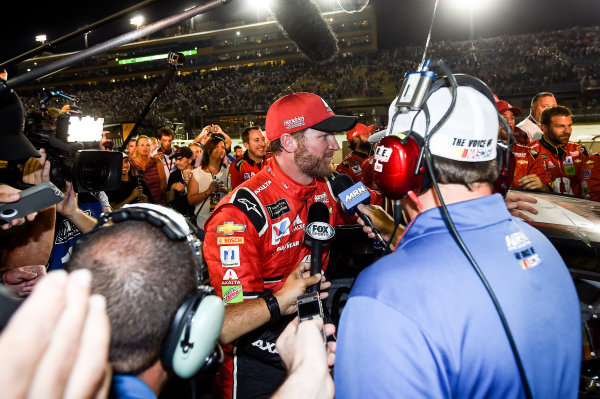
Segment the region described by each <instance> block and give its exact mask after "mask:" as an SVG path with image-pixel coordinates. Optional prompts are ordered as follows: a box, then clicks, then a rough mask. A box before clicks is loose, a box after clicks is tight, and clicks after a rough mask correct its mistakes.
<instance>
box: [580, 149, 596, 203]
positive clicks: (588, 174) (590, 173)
mask: <svg viewBox="0 0 600 399" xmlns="http://www.w3.org/2000/svg"><path fill="white" fill-rule="evenodd" d="M581 196H582V198H584V199H588V200H590V201H600V153H596V154H593V155H590V156H589V157H588V158H587V161H586V162H585V167H584V168H583V179H582V181H581Z"/></svg>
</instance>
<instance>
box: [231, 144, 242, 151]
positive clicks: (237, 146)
mask: <svg viewBox="0 0 600 399" xmlns="http://www.w3.org/2000/svg"><path fill="white" fill-rule="evenodd" d="M238 148H239V149H240V150H241V149H242V147H241V146H239V145H236V146H235V147H233V150H234V151H235V150H237V149H238Z"/></svg>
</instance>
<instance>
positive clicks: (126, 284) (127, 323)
mask: <svg viewBox="0 0 600 399" xmlns="http://www.w3.org/2000/svg"><path fill="white" fill-rule="evenodd" d="M109 221H112V224H110V225H108V224H107V227H100V226H101V225H102V224H104V223H107V222H109ZM188 229H189V228H188V225H187V222H186V221H185V219H184V218H183V216H182V215H180V214H178V213H176V212H174V211H173V210H171V209H168V208H166V207H161V206H159V205H154V204H136V205H132V206H129V205H126V206H125V207H123V208H121V209H119V210H117V211H114V212H113V213H111V214H108V215H104V216H103V217H102V218H101V220H100V222H99V224H98V225H97V226H96V227H95V228H94V230H92V232H90V233H88V234H87V235H85V236H84V237H83V238H82V239H81V240H80V241H79V242H78V243H77V244H76V246H75V248H74V251H73V254H72V256H71V258H70V260H69V263H68V264H67V267H66V268H67V270H69V271H73V270H78V269H89V270H90V271H91V272H92V275H93V280H92V293H94V294H100V295H102V296H104V297H105V298H106V301H107V313H108V318H109V320H110V326H111V337H110V350H109V360H110V363H111V366H112V368H113V372H114V376H113V380H112V386H111V397H115V398H121V399H124V398H133V397H135V398H156V397H158V396H159V394H160V392H161V391H162V390H163V388H164V387H165V385H166V383H167V381H168V379H169V377H170V376H171V375H172V373H171V371H174V372H175V374H177V375H178V376H180V377H182V378H189V377H191V376H193V375H194V374H195V373H196V372H197V371H198V370H199V369H200V368H202V367H204V366H205V365H206V361H205V359H207V353H208V355H209V357H210V358H212V357H213V356H212V355H213V353H214V352H213V349H214V348H215V344H216V340H217V337H218V335H219V332H220V330H221V325H222V322H223V316H224V310H223V305H222V303H221V300H220V298H218V297H216V296H214V295H209V294H206V295H204V291H202V290H199V289H198V288H197V285H198V276H197V267H198V265H199V263H201V256H200V252H199V251H200V243H199V242H197V243H196V244H194V242H195V241H194V239H193V236H192V235H191V230H188ZM132 247H134V248H136V251H131V248H132ZM164 248H169V249H170V250H171V251H172V254H176V256H167V257H165V256H164ZM156 259H162V260H161V262H160V264H158V263H156ZM192 316H193V319H192V318H191V317H192Z"/></svg>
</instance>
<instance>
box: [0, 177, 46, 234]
mask: <svg viewBox="0 0 600 399" xmlns="http://www.w3.org/2000/svg"><path fill="white" fill-rule="evenodd" d="M20 193H21V190H19V189H17V188H14V187H11V186H9V185H6V184H0V203H4V204H8V203H11V202H17V201H18V200H20V199H21V194H20ZM36 215H37V212H34V213H30V214H29V215H27V216H26V217H24V218H17V219H13V220H11V221H10V223H5V224H0V228H1V229H2V230H8V229H10V228H11V227H13V226H17V225H20V224H23V223H25V219H27V220H29V221H30V222H31V221H33V219H35V216H36Z"/></svg>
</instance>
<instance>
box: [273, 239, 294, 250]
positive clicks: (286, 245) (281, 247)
mask: <svg viewBox="0 0 600 399" xmlns="http://www.w3.org/2000/svg"><path fill="white" fill-rule="evenodd" d="M298 245H300V241H294V242H288V243H286V244H285V245H282V246H280V247H277V249H276V250H275V252H279V251H285V250H286V249H290V248H294V247H297V246H298Z"/></svg>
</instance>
